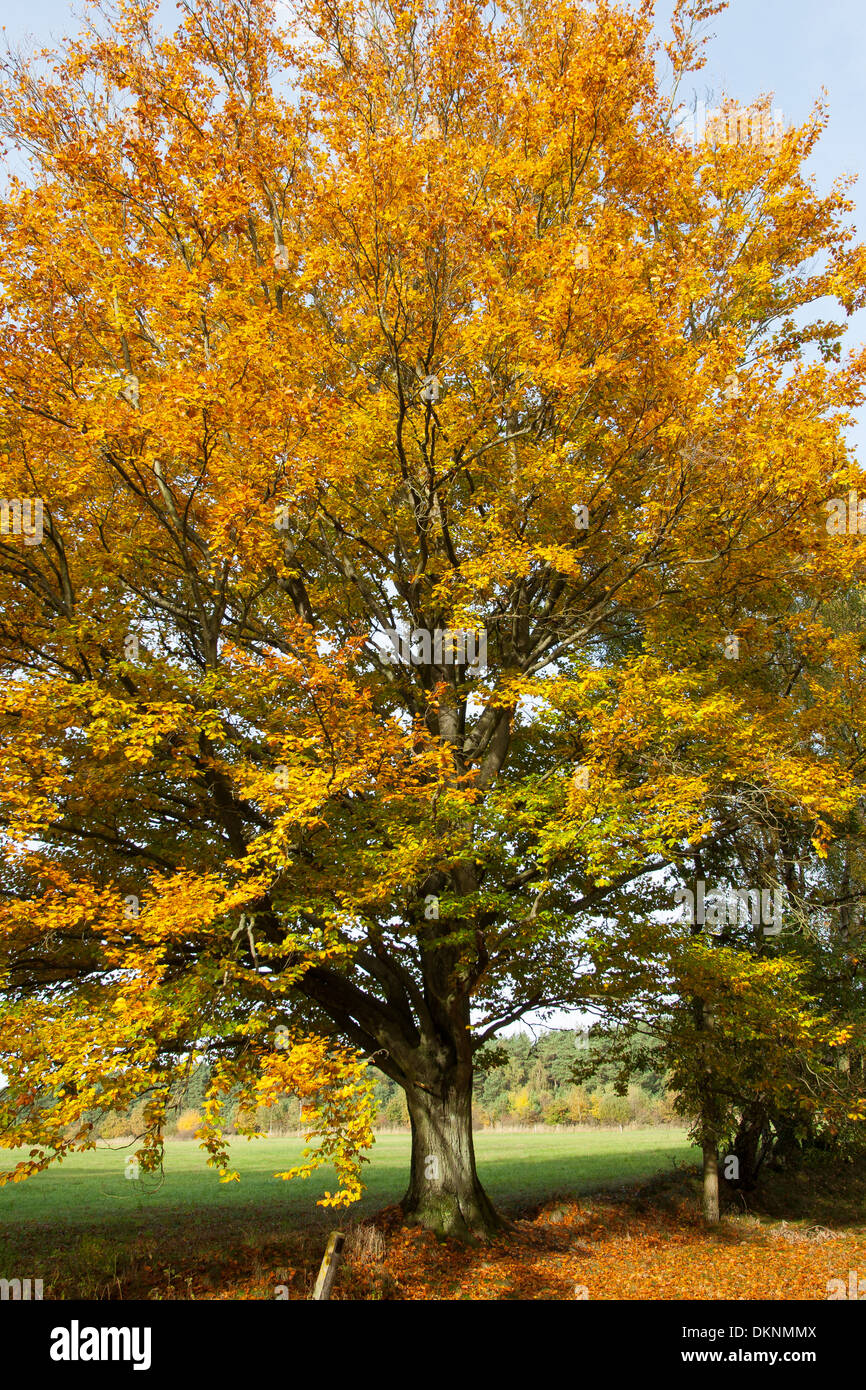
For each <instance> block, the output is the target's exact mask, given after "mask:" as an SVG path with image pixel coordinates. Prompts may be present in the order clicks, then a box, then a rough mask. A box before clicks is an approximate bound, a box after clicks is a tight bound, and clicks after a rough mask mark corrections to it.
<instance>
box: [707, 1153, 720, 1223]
mask: <svg viewBox="0 0 866 1390" xmlns="http://www.w3.org/2000/svg"><path fill="white" fill-rule="evenodd" d="M704 1220H705V1221H706V1222H707V1224H708V1225H711V1226H715V1225H717V1223H718V1220H719V1154H718V1150H717V1149H716V1147H715V1145H713V1144H704Z"/></svg>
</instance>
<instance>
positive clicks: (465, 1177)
mask: <svg viewBox="0 0 866 1390" xmlns="http://www.w3.org/2000/svg"><path fill="white" fill-rule="evenodd" d="M406 1103H407V1105H408V1107H409V1119H410V1121H411V1125H412V1168H411V1174H410V1178H409V1187H408V1190H407V1192H406V1196H405V1197H404V1198H403V1214H404V1217H405V1220H406V1223H407V1225H410V1226H424V1227H425V1228H426V1229H427V1230H430V1231H435V1232H436V1233H437V1235H443V1236H457V1237H458V1238H460V1239H462V1240H466V1239H471V1238H476V1239H479V1238H480V1239H483V1238H485V1237H487V1236H489V1235H491V1234H492V1233H493V1232H494V1231H496V1230H499V1229H501V1228H502V1227H503V1226H504V1225H505V1223H504V1222H503V1220H502V1218H501V1217H500V1216H499V1215H498V1214H497V1212H496V1211H495V1209H494V1207H493V1204H492V1203H491V1201H490V1199H489V1197H488V1196H487V1193H486V1192H485V1191H484V1188H483V1187H482V1186H481V1183H480V1182H479V1180H478V1174H477V1173H476V1171H475V1148H474V1146H473V1143H472V1075H471V1071H469V1072H468V1075H466V1076H463V1075H461V1074H460V1073H459V1072H452V1073H450V1074H449V1075H448V1076H447V1077H444V1078H443V1079H442V1080H441V1081H440V1082H439V1084H438V1085H437V1086H436V1091H435V1093H434V1092H433V1090H432V1089H430V1090H427V1089H422V1088H421V1087H420V1086H408V1087H407V1088H406Z"/></svg>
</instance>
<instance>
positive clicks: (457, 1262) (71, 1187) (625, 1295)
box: [0, 1128, 866, 1300]
mask: <svg viewBox="0 0 866 1390" xmlns="http://www.w3.org/2000/svg"><path fill="white" fill-rule="evenodd" d="M476 1145H477V1149H478V1156H479V1171H480V1173H481V1177H482V1181H483V1182H484V1184H485V1186H486V1187H487V1189H488V1191H489V1193H490V1195H491V1197H492V1198H493V1200H494V1202H495V1203H496V1204H497V1206H498V1207H500V1209H502V1210H503V1211H505V1212H506V1213H507V1215H508V1216H509V1217H510V1219H511V1221H512V1223H513V1226H512V1229H511V1230H510V1231H509V1232H508V1233H507V1234H506V1235H505V1236H504V1237H503V1238H502V1239H500V1240H497V1241H495V1242H493V1243H492V1244H490V1245H487V1246H483V1247H476V1248H468V1249H467V1248H464V1247H461V1246H459V1245H457V1244H456V1243H454V1242H451V1241H446V1242H438V1241H436V1240H435V1238H434V1237H432V1236H431V1235H429V1234H426V1233H422V1232H419V1231H406V1230H404V1229H402V1228H401V1226H400V1223H399V1212H398V1210H397V1207H396V1201H397V1199H398V1198H399V1196H400V1195H401V1193H402V1189H403V1187H404V1186H405V1182H406V1173H407V1165H408V1147H409V1146H408V1137H407V1136H403V1135H382V1136H380V1137H379V1138H378V1140H377V1143H376V1145H375V1147H374V1149H373V1151H372V1154H371V1162H370V1164H369V1166H368V1168H367V1170H366V1178H367V1182H368V1187H367V1191H366V1193H365V1196H364V1199H363V1201H362V1202H361V1203H359V1204H358V1205H356V1206H355V1207H353V1208H351V1209H350V1210H349V1211H348V1212H346V1211H342V1212H335V1211H333V1210H330V1211H326V1210H323V1209H322V1208H318V1207H316V1205H315V1199H316V1197H317V1196H319V1195H321V1191H322V1188H323V1187H325V1186H328V1179H320V1180H319V1184H318V1186H316V1187H315V1188H314V1183H315V1182H316V1180H315V1179H311V1180H310V1181H308V1182H306V1183H301V1182H292V1183H283V1182H280V1181H278V1180H275V1179H274V1178H273V1177H272V1174H273V1173H274V1172H275V1171H277V1170H279V1169H281V1168H285V1167H288V1166H289V1165H290V1164H291V1163H292V1162H294V1161H296V1160H297V1157H298V1155H299V1153H300V1147H301V1146H300V1143H299V1142H298V1141H296V1140H292V1139H285V1140H284V1139H266V1140H261V1141H256V1142H254V1143H252V1144H246V1143H245V1142H243V1141H241V1142H239V1143H238V1144H237V1146H236V1148H235V1158H236V1162H237V1166H238V1167H239V1168H240V1171H241V1174H242V1181H241V1182H240V1183H230V1184H220V1183H218V1182H217V1180H216V1178H215V1176H214V1175H213V1174H212V1173H210V1172H209V1171H208V1170H207V1169H206V1168H205V1167H204V1162H203V1158H202V1156H201V1154H200V1152H199V1151H198V1149H197V1147H196V1146H195V1144H194V1143H185V1142H179V1141H178V1142H173V1143H169V1145H168V1146H167V1154H166V1165H165V1177H164V1181H163V1182H162V1184H161V1185H160V1186H158V1187H157V1186H156V1184H155V1183H153V1182H152V1181H147V1182H142V1183H138V1182H136V1181H135V1180H127V1179H125V1178H124V1176H123V1173H124V1164H125V1162H126V1158H127V1155H128V1150H126V1149H122V1150H118V1149H113V1150H107V1149H102V1150H99V1151H97V1152H95V1153H91V1154H87V1155H81V1156H76V1157H75V1158H73V1159H70V1160H68V1161H67V1162H66V1163H65V1164H64V1165H63V1167H62V1168H57V1169H55V1170H53V1171H50V1172H49V1173H47V1174H43V1175H40V1176H39V1177H38V1178H36V1179H32V1180H30V1181H28V1182H27V1183H18V1184H15V1185H11V1184H10V1185H7V1186H6V1187H4V1188H2V1189H0V1252H2V1253H0V1277H3V1276H5V1277H7V1278H12V1277H15V1276H19V1277H31V1278H42V1280H43V1283H44V1291H45V1297H46V1298H75V1297H79V1298H81V1297H85V1298H121V1297H122V1298H151V1299H160V1298H169V1299H177V1298H190V1297H192V1298H208V1299H213V1298H217V1299H238V1298H241V1299H250V1298H266V1299H273V1298H275V1297H279V1298H290V1299H299V1298H300V1299H302V1298H308V1297H309V1295H310V1291H311V1289H312V1285H313V1282H314V1279H315V1274H316V1271H317V1268H318V1263H319V1261H320V1259H321V1256H322V1252H323V1250H324V1246H325V1242H326V1238H327V1232H328V1231H329V1230H330V1229H333V1228H335V1227H339V1228H340V1229H343V1230H345V1231H346V1232H347V1234H348V1240H347V1255H346V1259H345V1261H344V1263H343V1266H342V1268H341V1271H340V1274H339V1276H338V1280H337V1284H336V1286H335V1289H334V1293H333V1297H334V1298H335V1299H346V1298H348V1299H398V1300H417V1299H484V1300H488V1299H497V1300H499V1299H567V1300H574V1299H575V1298H577V1299H583V1298H587V1299H590V1300H592V1299H659V1298H662V1299H681V1298H696V1299H713V1298H739V1299H753V1298H771V1299H794V1298H797V1299H799V1298H803V1299H826V1297H827V1283H828V1280H831V1279H842V1280H844V1281H845V1283H846V1284H847V1282H848V1278H849V1271H850V1270H859V1272H860V1277H861V1278H866V1167H859V1166H858V1167H851V1166H846V1165H840V1164H839V1163H838V1162H837V1163H835V1164H834V1165H832V1166H831V1165H827V1167H826V1168H825V1169H822V1170H821V1171H820V1172H818V1173H815V1172H810V1173H808V1174H801V1175H799V1176H791V1177H788V1178H779V1179H777V1180H776V1181H775V1182H774V1184H773V1186H772V1187H771V1188H770V1189H768V1191H767V1192H766V1193H762V1194H761V1195H760V1197H759V1198H758V1199H756V1200H755V1201H753V1202H751V1203H750V1207H751V1209H750V1210H746V1209H744V1205H743V1203H742V1201H738V1202H737V1204H736V1209H730V1210H729V1212H728V1214H727V1216H726V1219H725V1220H724V1221H723V1222H722V1224H721V1225H720V1227H719V1228H718V1230H717V1231H715V1232H713V1233H708V1232H707V1231H706V1230H705V1229H704V1227H703V1225H702V1222H701V1220H700V1217H699V1212H698V1181H697V1171H696V1167H695V1165H696V1160H697V1155H696V1152H695V1150H694V1149H692V1148H690V1146H689V1144H688V1142H687V1139H686V1136H685V1134H684V1132H683V1131H681V1130H676V1129H671V1128H653V1129H643V1130H629V1129H626V1130H624V1131H619V1130H618V1129H617V1130H607V1131H604V1130H594V1131H582V1132H578V1133H568V1132H556V1131H551V1132H545V1133H532V1132H528V1131H527V1132H524V1133H517V1134H514V1133H511V1134H503V1133H481V1134H479V1135H478V1136H477V1138H476ZM4 1166H5V1164H4ZM331 1185H333V1184H331Z"/></svg>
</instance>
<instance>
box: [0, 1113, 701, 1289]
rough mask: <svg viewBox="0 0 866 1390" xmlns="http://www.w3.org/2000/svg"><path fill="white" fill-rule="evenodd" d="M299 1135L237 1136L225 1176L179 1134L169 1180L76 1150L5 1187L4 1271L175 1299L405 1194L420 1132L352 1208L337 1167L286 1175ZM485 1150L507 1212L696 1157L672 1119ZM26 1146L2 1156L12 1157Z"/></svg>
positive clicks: (0, 1243)
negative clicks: (190, 1269) (337, 1192)
mask: <svg viewBox="0 0 866 1390" xmlns="http://www.w3.org/2000/svg"><path fill="white" fill-rule="evenodd" d="M301 1149H302V1141H301V1140H299V1139H276V1138H273V1139H260V1140H254V1141H251V1142H247V1141H246V1140H240V1141H238V1142H236V1143H235V1144H234V1145H233V1150H232V1152H233V1160H234V1164H235V1166H236V1167H237V1169H238V1170H239V1172H240V1174H241V1181H240V1182H232V1183H220V1182H219V1181H218V1180H217V1177H216V1175H215V1174H214V1173H213V1172H212V1171H211V1170H209V1169H208V1168H207V1167H206V1166H205V1157H204V1155H203V1153H202V1152H201V1150H200V1149H199V1148H198V1147H197V1145H196V1144H195V1143H194V1142H188V1141H169V1142H168V1143H167V1144H166V1158H165V1174H164V1181H163V1182H162V1185H161V1186H160V1187H158V1188H157V1189H155V1190H151V1180H146V1182H147V1185H146V1186H145V1183H138V1182H136V1181H130V1180H127V1179H126V1178H125V1177H124V1164H125V1161H126V1158H127V1156H128V1153H129V1150H128V1149H126V1148H124V1149H105V1148H103V1149H98V1150H96V1151H94V1152H92V1153H88V1154H80V1155H75V1156H74V1157H71V1158H68V1159H67V1160H66V1161H65V1162H64V1163H63V1165H62V1166H59V1167H56V1168H52V1169H49V1171H48V1172H46V1173H41V1174H39V1175H38V1176H37V1177H34V1178H31V1179H28V1181H27V1182H24V1183H14V1184H12V1183H9V1184H7V1185H6V1186H5V1187H3V1188H0V1276H2V1275H7V1276H11V1275H14V1274H15V1273H18V1274H20V1275H21V1276H22V1277H25V1276H27V1275H30V1276H32V1277H41V1278H43V1279H44V1280H45V1283H46V1296H48V1289H49V1287H50V1288H51V1290H52V1292H53V1295H54V1296H55V1297H56V1296H66V1297H71V1296H79V1297H97V1296H110V1295H111V1290H112V1284H113V1285H114V1286H115V1289H116V1291H115V1296H117V1292H119V1291H120V1290H123V1292H124V1293H125V1296H139V1297H140V1296H142V1295H141V1293H140V1292H138V1293H137V1295H136V1294H135V1293H134V1288H135V1287H136V1286H137V1285H139V1284H140V1283H141V1280H142V1278H143V1277H144V1276H145V1274H149V1275H153V1276H155V1275H156V1274H158V1275H159V1277H160V1278H161V1279H162V1284H163V1287H164V1288H165V1289H166V1290H172V1289H174V1293H172V1292H165V1293H164V1294H163V1295H162V1296H167V1297H172V1296H175V1297H177V1296H183V1289H182V1287H177V1285H176V1279H177V1278H178V1277H180V1274H182V1271H183V1269H184V1267H185V1266H186V1263H187V1260H188V1257H189V1256H191V1255H192V1254H194V1255H195V1257H196V1260H197V1262H198V1263H199V1265H200V1264H201V1263H202V1262H204V1263H205V1264H207V1263H208V1262H210V1264H211V1265H212V1267H213V1277H214V1281H215V1283H217V1284H218V1283H219V1282H220V1278H221V1272H222V1271H224V1270H225V1267H226V1261H227V1260H228V1261H231V1260H232V1258H233V1257H235V1256H236V1255H237V1254H238V1252H245V1253H246V1255H247V1256H249V1255H250V1254H252V1252H253V1251H259V1252H262V1255H263V1258H265V1262H267V1261H268V1260H272V1259H273V1258H274V1257H275V1254H276V1253H278V1247H279V1245H280V1242H281V1241H286V1240H291V1239H292V1238H293V1237H294V1238H296V1237H298V1236H299V1235H303V1233H304V1232H305V1231H306V1232H308V1233H309V1235H310V1236H311V1237H314V1238H316V1239H318V1238H320V1232H321V1228H322V1227H326V1226H334V1225H335V1224H337V1220H339V1222H340V1223H341V1224H343V1223H344V1222H345V1221H346V1219H347V1217H348V1220H349V1221H357V1220H358V1219H359V1218H362V1217H364V1216H369V1215H371V1214H372V1213H373V1212H375V1211H376V1210H378V1209H379V1208H381V1207H383V1206H386V1205H389V1204H391V1203H394V1202H397V1201H399V1199H400V1197H401V1196H402V1194H403V1191H404V1189H405V1186H406V1180H407V1170H408V1157H409V1139H408V1135H402V1134H385V1135H380V1136H379V1137H378V1139H377V1140H376V1143H375V1145H374V1146H373V1148H372V1149H371V1150H370V1154H369V1159H370V1161H369V1163H368V1164H366V1165H365V1180H366V1184H367V1187H366V1191H365V1193H364V1197H363V1199H362V1200H361V1202H359V1203H357V1204H356V1205H355V1206H353V1207H352V1208H351V1209H350V1211H349V1212H348V1213H343V1212H341V1213H340V1214H339V1216H338V1217H337V1219H336V1220H335V1213H334V1212H333V1211H329V1210H326V1209H323V1208H321V1207H317V1206H316V1199H317V1197H320V1196H321V1195H322V1192H323V1190H324V1189H325V1188H326V1187H330V1188H331V1189H332V1190H333V1187H334V1178H333V1175H332V1174H331V1173H330V1172H327V1171H326V1170H323V1172H322V1173H320V1174H318V1175H316V1176H314V1177H313V1178H311V1179H309V1180H307V1181H299V1180H295V1181H292V1182H284V1181H281V1180H279V1179H277V1178H274V1176H273V1174H274V1173H275V1172H276V1171H278V1170H280V1169H284V1168H287V1167H289V1166H291V1164H293V1163H295V1162H297V1161H298V1160H299V1158H300V1155H301ZM476 1150H477V1154H478V1167H479V1173H480V1176H481V1180H482V1182H483V1183H484V1185H485V1187H486V1188H487V1191H488V1192H489V1194H490V1196H491V1198H492V1199H493V1201H494V1202H495V1203H496V1204H497V1206H499V1207H500V1208H501V1209H502V1210H504V1211H514V1210H517V1209H525V1208H528V1207H532V1206H533V1205H540V1204H541V1203H542V1202H544V1201H545V1200H547V1199H549V1198H552V1197H555V1196H561V1195H565V1194H568V1193H585V1192H590V1191H593V1190H598V1189H602V1188H610V1187H618V1186H622V1185H623V1184H630V1183H638V1182H640V1181H642V1180H644V1179H646V1178H649V1177H651V1176H652V1175H653V1174H655V1173H658V1172H659V1171H661V1170H663V1169H665V1168H669V1167H671V1165H672V1164H673V1163H674V1161H676V1160H679V1161H684V1160H689V1161H695V1160H696V1158H697V1151H696V1150H695V1149H693V1148H691V1147H690V1145H689V1143H688V1140H687V1138H686V1134H685V1131H684V1130H682V1129H674V1128H667V1127H659V1128H647V1129H636V1130H624V1131H622V1132H620V1131H619V1130H586V1131H582V1132H579V1133H566V1132H557V1131H551V1132H549V1133H532V1132H525V1133H516V1134H515V1133H495V1132H494V1133H480V1134H478V1135H477V1136H476ZM16 1157H17V1155H15V1154H14V1153H11V1154H10V1153H9V1152H8V1151H7V1152H5V1153H3V1154H2V1155H0V1160H2V1164H3V1167H8V1166H11V1161H14V1160H15V1158H16Z"/></svg>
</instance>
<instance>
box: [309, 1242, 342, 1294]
mask: <svg viewBox="0 0 866 1390" xmlns="http://www.w3.org/2000/svg"><path fill="white" fill-rule="evenodd" d="M345 1239H346V1237H345V1236H344V1234H343V1232H342V1231H332V1232H331V1234H330V1237H329V1239H328V1248H327V1250H326V1251H325V1257H324V1259H323V1260H322V1265H321V1268H320V1270H319V1277H318V1279H317V1280H316V1287H315V1288H314V1289H313V1298H314V1299H317V1300H318V1299H323V1298H330V1297H331V1289H332V1287H333V1284H334V1280H335V1278H336V1277H337V1267H338V1265H339V1263H340V1256H341V1255H342V1253H343V1244H344V1242H345Z"/></svg>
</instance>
